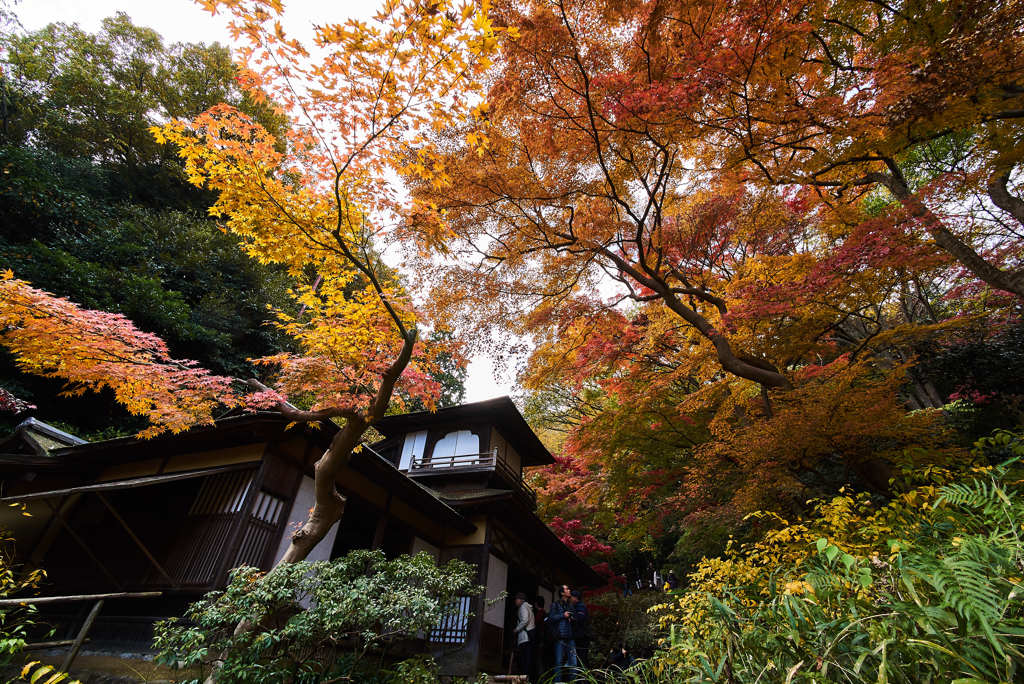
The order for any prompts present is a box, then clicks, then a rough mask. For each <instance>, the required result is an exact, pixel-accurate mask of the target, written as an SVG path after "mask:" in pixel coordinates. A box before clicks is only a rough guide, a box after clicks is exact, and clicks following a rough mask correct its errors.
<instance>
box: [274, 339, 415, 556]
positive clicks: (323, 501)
mask: <svg viewBox="0 0 1024 684" xmlns="http://www.w3.org/2000/svg"><path fill="white" fill-rule="evenodd" d="M415 346H416V331H415V330H413V331H411V332H410V333H408V334H406V335H405V338H404V341H403V343H402V350H401V351H400V352H399V354H398V357H397V358H396V359H395V361H394V362H393V363H392V364H391V366H389V367H388V369H387V371H385V372H384V373H383V374H382V376H381V384H380V388H379V389H378V390H377V394H376V395H375V396H374V399H373V403H372V404H371V406H370V410H369V412H368V415H367V417H366V418H365V419H364V418H362V417H359V416H350V417H348V418H347V419H346V421H345V426H344V427H343V428H341V431H340V432H338V434H336V435H335V436H334V439H333V440H331V445H330V446H329V447H328V448H327V451H325V452H324V454H323V456H321V457H320V460H318V461H317V462H316V465H314V466H313V491H314V495H315V498H314V503H313V508H311V509H310V511H309V517H308V518H307V519H306V522H305V524H304V525H303V526H302V527H300V528H299V529H298V530H297V531H296V532H295V533H294V534H293V535H292V540H291V543H290V544H289V545H288V550H287V551H285V552H284V555H283V556H281V560H279V561H278V562H277V565H282V564H284V563H298V562H300V561H303V560H305V559H306V557H307V556H309V553H310V551H312V550H313V549H314V548H315V547H316V545H317V544H319V543H320V542H321V541H322V540H323V538H324V537H325V536H327V533H328V532H330V530H331V528H332V527H334V525H335V524H336V523H337V522H338V521H339V520H341V516H342V514H343V513H344V512H345V497H343V496H342V495H341V494H340V493H339V492H338V489H337V487H336V486H335V483H336V481H337V477H338V474H339V473H340V472H341V468H342V467H343V466H344V465H345V464H346V463H348V460H349V458H350V457H351V455H352V450H353V449H355V448H356V446H358V444H359V441H360V440H361V439H362V437H363V434H364V433H365V432H366V430H367V428H369V427H370V424H371V423H372V422H373V421H375V420H378V419H379V418H382V417H383V416H384V413H385V411H387V408H388V404H389V403H390V402H391V395H392V393H393V392H394V389H395V383H396V382H398V378H399V377H400V376H401V375H402V372H403V371H404V370H405V367H406V366H408V365H409V360H410V359H411V358H412V350H413V347H415ZM284 412H285V413H286V414H288V413H290V414H291V415H293V416H296V415H302V414H303V413H304V412H301V411H294V410H293V411H288V410H287V409H285V410H284ZM275 567H276V566H275Z"/></svg>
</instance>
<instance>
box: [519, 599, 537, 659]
mask: <svg viewBox="0 0 1024 684" xmlns="http://www.w3.org/2000/svg"><path fill="white" fill-rule="evenodd" d="M515 602H516V616H517V618H516V626H515V629H514V630H513V634H515V641H516V674H521V675H527V676H529V675H530V673H531V671H532V669H533V644H532V643H531V642H530V636H531V635H532V633H533V630H534V628H535V627H536V622H535V621H534V618H533V606H531V605H530V604H529V603H527V602H526V594H524V593H523V592H519V593H518V594H516V599H515Z"/></svg>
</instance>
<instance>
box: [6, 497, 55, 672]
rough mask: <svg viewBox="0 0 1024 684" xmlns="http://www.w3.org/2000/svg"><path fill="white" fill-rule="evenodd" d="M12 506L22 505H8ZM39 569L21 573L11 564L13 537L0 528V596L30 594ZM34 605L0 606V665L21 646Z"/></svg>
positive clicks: (38, 579)
mask: <svg viewBox="0 0 1024 684" xmlns="http://www.w3.org/2000/svg"><path fill="white" fill-rule="evenodd" d="M11 507H13V508H21V510H22V514H23V515H27V514H26V513H25V512H24V507H22V506H20V504H11ZM45 576H46V575H45V573H44V572H43V571H42V570H31V571H28V572H24V571H23V570H22V569H21V568H19V567H17V566H16V565H15V564H14V539H13V538H11V536H10V534H8V533H7V532H6V531H4V530H0V598H4V599H6V598H16V597H18V596H22V595H24V594H26V593H34V592H35V591H36V589H38V588H39V585H40V583H41V582H42V581H43V579H44V578H45ZM35 612H36V609H35V607H34V606H18V607H15V608H0V668H2V667H4V666H6V665H10V664H11V663H12V662H13V661H14V660H15V659H16V658H18V657H19V656H20V654H21V653H22V651H23V650H24V648H25V641H26V639H27V637H28V633H29V630H30V628H31V627H32V626H33V625H34V624H35V623H34V619H33V616H34V614H35Z"/></svg>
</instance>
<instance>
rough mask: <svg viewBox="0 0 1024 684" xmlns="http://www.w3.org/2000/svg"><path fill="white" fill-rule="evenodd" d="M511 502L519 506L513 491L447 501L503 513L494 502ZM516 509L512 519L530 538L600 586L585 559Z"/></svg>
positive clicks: (532, 517) (537, 520) (531, 515)
mask: <svg viewBox="0 0 1024 684" xmlns="http://www.w3.org/2000/svg"><path fill="white" fill-rule="evenodd" d="M508 502H511V503H512V504H514V505H517V506H519V500H518V499H517V498H516V496H515V493H514V492H512V491H508V492H503V493H501V494H492V493H489V494H486V495H484V496H480V497H476V498H465V499H451V500H448V503H449V504H451V505H452V506H453V507H454V508H457V509H459V510H467V511H468V510H480V511H485V512H490V513H492V514H493V513H499V512H501V513H504V512H507V509H506V508H499V509H495V508H494V505H495V504H504V503H508ZM519 507H520V509H521V510H518V511H516V516H515V517H514V518H512V520H516V521H518V523H520V524H525V525H526V526H527V527H529V528H533V529H532V530H529V531H530V532H532V533H535V535H536V536H531V539H533V540H535V541H541V543H542V544H545V545H546V546H547V548H549V549H551V550H553V551H554V552H555V553H558V554H560V555H561V556H562V557H563V558H564V559H565V560H566V561H568V563H569V564H571V565H573V566H575V568H574V570H573V574H575V575H578V576H580V577H585V578H587V581H588V586H595V587H596V586H600V585H602V584H604V580H603V579H602V578H601V576H600V575H598V574H597V573H596V572H594V569H593V568H592V567H590V565H588V564H587V562H586V561H585V560H583V559H582V558H580V557H579V556H577V555H576V553H575V552H574V551H573V550H572V549H570V548H569V547H568V546H566V545H565V544H564V543H562V540H561V539H559V538H558V535H556V534H555V533H554V531H553V530H552V529H551V528H550V527H548V526H547V525H545V524H544V521H543V520H541V519H540V518H538V517H537V515H536V514H535V513H534V512H533V511H529V510H526V509H522V507H521V506H519Z"/></svg>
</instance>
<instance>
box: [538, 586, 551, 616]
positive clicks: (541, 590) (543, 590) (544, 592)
mask: <svg viewBox="0 0 1024 684" xmlns="http://www.w3.org/2000/svg"><path fill="white" fill-rule="evenodd" d="M537 596H543V597H544V611H545V612H549V611H550V610H551V599H552V598H553V594H552V593H551V590H550V589H548V588H547V587H537Z"/></svg>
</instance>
